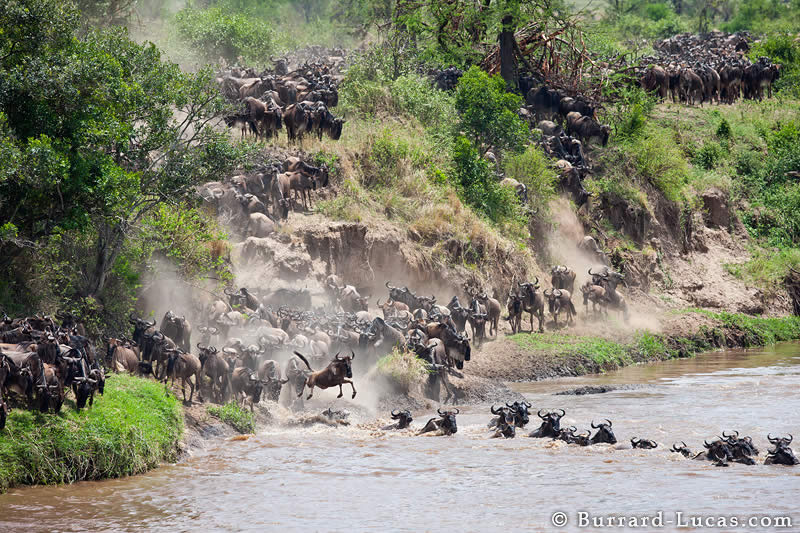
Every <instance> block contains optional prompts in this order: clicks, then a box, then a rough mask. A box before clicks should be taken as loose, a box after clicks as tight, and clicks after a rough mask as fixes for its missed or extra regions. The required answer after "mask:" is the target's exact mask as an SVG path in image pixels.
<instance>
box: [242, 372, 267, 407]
mask: <svg viewBox="0 0 800 533" xmlns="http://www.w3.org/2000/svg"><path fill="white" fill-rule="evenodd" d="M263 391H264V382H263V381H261V380H260V379H258V378H257V377H256V376H255V375H253V374H250V378H249V379H248V380H247V384H245V386H244V392H245V394H247V395H248V396H249V397H250V400H251V401H252V402H253V404H257V403H258V402H260V401H261V393H262V392H263Z"/></svg>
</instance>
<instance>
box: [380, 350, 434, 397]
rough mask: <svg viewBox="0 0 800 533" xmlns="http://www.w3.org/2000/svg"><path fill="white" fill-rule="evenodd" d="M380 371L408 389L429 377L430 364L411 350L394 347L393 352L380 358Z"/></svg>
mask: <svg viewBox="0 0 800 533" xmlns="http://www.w3.org/2000/svg"><path fill="white" fill-rule="evenodd" d="M377 368H378V373H379V374H382V375H384V376H386V377H387V378H388V379H389V380H391V381H393V382H394V383H396V384H397V385H399V386H400V387H401V388H402V389H404V390H406V391H408V390H410V389H411V387H413V386H414V385H415V384H417V383H422V382H423V380H425V379H426V378H427V377H428V366H427V364H426V363H425V361H423V360H422V359H420V358H419V357H417V356H416V355H415V354H413V353H411V352H409V351H400V350H398V349H397V348H392V352H391V353H390V354H389V355H386V356H384V357H382V358H381V359H379V360H378V365H377Z"/></svg>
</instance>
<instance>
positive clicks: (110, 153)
mask: <svg viewBox="0 0 800 533" xmlns="http://www.w3.org/2000/svg"><path fill="white" fill-rule="evenodd" d="M24 13H27V16H22V15H21V14H24ZM53 13H61V14H62V15H63V17H60V18H59V17H54V16H53ZM8 20H15V25H14V26H13V31H12V32H8V33H0V61H2V69H1V70H0V168H2V171H1V172H0V266H2V262H6V263H8V262H9V261H11V260H13V258H14V257H15V256H17V255H18V254H20V253H21V252H22V251H23V250H24V249H25V248H26V247H29V246H34V245H35V243H36V242H37V241H39V240H40V239H44V238H46V237H48V236H50V235H53V234H56V233H59V232H61V231H63V230H70V229H80V230H82V231H87V230H88V231H91V232H92V233H93V235H94V238H93V239H92V247H93V250H92V252H91V257H92V260H91V262H90V264H89V266H88V267H87V268H86V269H85V270H84V272H83V273H82V274H83V275H82V281H81V283H80V287H79V289H78V292H79V294H78V295H77V296H79V297H94V296H97V295H99V294H101V293H102V292H103V289H104V287H105V284H106V279H107V276H108V274H109V272H110V271H111V269H112V268H113V266H114V263H115V261H116V259H117V258H118V257H119V254H120V252H121V250H122V247H123V244H124V243H125V240H126V238H127V237H128V235H129V234H130V233H131V232H132V231H134V230H135V228H136V225H137V224H138V223H139V222H140V221H141V220H142V219H143V217H145V216H146V215H147V214H148V213H150V212H152V211H153V210H154V209H156V208H157V207H158V206H159V205H161V204H162V203H163V202H165V201H166V202H179V201H181V199H183V198H186V197H187V196H188V195H190V194H191V190H192V187H193V186H194V185H196V184H198V183H200V182H202V181H208V180H210V179H214V178H216V177H218V176H219V175H220V174H221V173H222V172H225V171H227V170H228V169H229V168H231V166H232V165H234V164H235V163H236V161H237V150H236V149H235V148H233V147H232V146H231V145H230V144H229V143H228V142H227V140H226V139H227V138H226V136H225V134H224V132H217V131H215V130H214V129H212V128H211V127H210V126H211V124H212V123H214V122H215V121H216V120H217V119H218V117H219V116H220V114H221V112H222V111H223V109H224V107H223V106H224V103H223V101H222V99H221V97H220V96H219V91H218V90H217V87H216V85H215V84H214V82H213V77H212V75H211V72H210V71H201V72H198V73H197V74H191V75H190V74H184V73H182V72H181V71H180V70H179V69H178V67H177V66H176V65H173V64H169V63H165V62H164V61H162V59H161V53H160V52H159V50H158V49H156V48H155V46H154V45H152V44H142V45H140V44H136V43H134V42H133V41H131V40H130V39H129V38H128V35H127V33H126V31H125V30H123V29H115V30H113V31H107V32H90V33H88V34H86V35H85V36H78V34H77V24H78V22H77V21H78V16H77V12H76V11H74V8H71V7H70V4H68V3H65V2H60V1H59V0H11V2H8V3H4V4H2V6H0V21H3V22H5V21H8ZM4 27H5V26H4Z"/></svg>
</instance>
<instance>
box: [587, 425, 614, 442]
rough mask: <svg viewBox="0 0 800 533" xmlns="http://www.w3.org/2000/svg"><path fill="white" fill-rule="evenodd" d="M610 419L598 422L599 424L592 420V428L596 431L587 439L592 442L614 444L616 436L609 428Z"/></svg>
mask: <svg viewBox="0 0 800 533" xmlns="http://www.w3.org/2000/svg"><path fill="white" fill-rule="evenodd" d="M612 425H613V424H612V423H611V420H608V419H606V421H605V422H600V423H599V424H595V423H594V421H592V429H596V430H597V433H595V434H594V436H593V437H592V438H591V439H589V442H591V443H592V444H601V443H605V444H616V443H617V437H616V436H615V435H614V431H613V430H612V429H611V426H612Z"/></svg>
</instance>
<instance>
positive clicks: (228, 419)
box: [206, 401, 256, 433]
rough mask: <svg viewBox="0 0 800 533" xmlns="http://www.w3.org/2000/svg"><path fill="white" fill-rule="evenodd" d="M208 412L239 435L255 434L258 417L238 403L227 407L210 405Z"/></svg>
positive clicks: (230, 403) (226, 405)
mask: <svg viewBox="0 0 800 533" xmlns="http://www.w3.org/2000/svg"><path fill="white" fill-rule="evenodd" d="M206 411H208V414H210V415H211V416H215V417H217V418H219V419H220V420H221V421H223V422H225V423H226V424H228V425H229V426H231V427H232V428H233V429H235V430H236V431H238V432H239V433H255V431H256V417H255V416H254V415H253V413H251V412H250V411H248V410H247V409H242V408H241V407H239V405H237V403H236V402H233V401H231V402H228V403H226V404H225V405H209V406H208V407H206Z"/></svg>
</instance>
